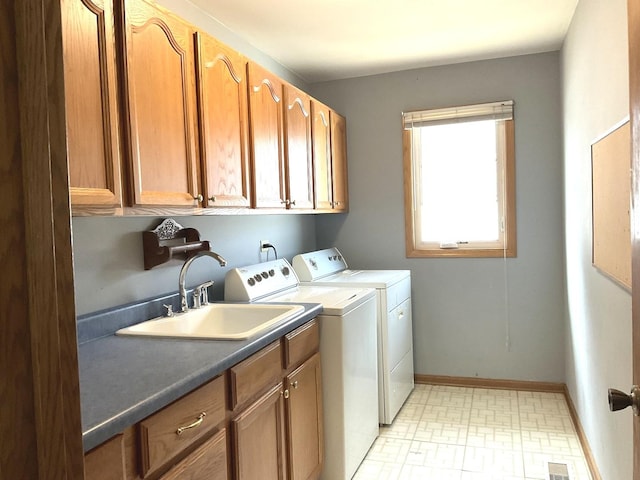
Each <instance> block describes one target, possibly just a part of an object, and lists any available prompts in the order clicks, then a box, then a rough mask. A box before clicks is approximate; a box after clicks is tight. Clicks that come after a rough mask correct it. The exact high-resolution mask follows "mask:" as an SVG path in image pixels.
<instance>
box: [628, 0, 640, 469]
mask: <svg viewBox="0 0 640 480" xmlns="http://www.w3.org/2000/svg"><path fill="white" fill-rule="evenodd" d="M627 16H628V23H629V24H628V29H629V122H630V125H631V250H632V262H631V284H632V286H633V288H632V294H631V298H632V300H631V310H632V342H633V350H632V352H633V383H634V384H635V385H640V288H638V287H637V285H640V236H638V233H637V232H638V229H639V228H640V208H639V207H638V205H640V203H638V202H640V4H639V3H638V1H637V0H628V2H627ZM633 478H634V480H640V417H636V416H634V417H633Z"/></svg>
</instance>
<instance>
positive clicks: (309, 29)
mask: <svg viewBox="0 0 640 480" xmlns="http://www.w3.org/2000/svg"><path fill="white" fill-rule="evenodd" d="M191 2H192V3H194V4H196V5H198V6H199V7H200V8H202V9H204V10H205V11H207V12H209V13H210V14H211V16H213V17H214V18H216V19H217V20H218V21H219V22H221V23H222V24H223V25H225V26H226V27H227V28H228V29H230V30H231V31H233V32H234V33H236V34H237V35H239V36H240V37H242V38H243V39H244V40H245V41H247V42H249V43H250V44H252V45H253V46H254V47H256V48H258V49H259V50H261V51H262V52H264V53H266V54H267V55H269V56H270V57H271V58H273V59H274V60H276V61H278V62H279V63H281V64H282V65H284V66H285V67H287V68H288V69H289V70H291V71H293V72H294V73H296V74H298V75H299V76H300V77H301V78H302V79H303V80H305V81H307V82H309V83H313V82H319V81H325V80H334V79H339V78H349V77H357V76H363V75H372V74H377V73H383V72H391V71H397V70H406V69H411V68H419V67H425V66H433V65H444V64H450V63H460V62H467V61H473V60H483V59H489V58H499V57H508V56H512V55H522V54H529V53H539V52H546V51H553V50H558V49H560V47H561V46H562V42H563V40H564V37H565V35H566V33H567V29H568V28H569V24H570V22H571V18H572V16H573V13H574V11H575V8H576V5H577V3H578V0H269V1H264V0H263V1H258V0H191Z"/></svg>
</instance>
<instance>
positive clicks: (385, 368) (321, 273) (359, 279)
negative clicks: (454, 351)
mask: <svg viewBox="0 0 640 480" xmlns="http://www.w3.org/2000/svg"><path fill="white" fill-rule="evenodd" d="M292 263H293V268H294V270H295V271H296V274H297V275H298V278H299V279H300V281H301V285H324V286H340V287H344V288H354V287H362V288H365V287H367V288H375V290H376V305H377V331H378V382H379V388H378V400H379V407H378V410H379V415H380V417H379V421H380V423H381V424H390V423H392V422H393V419H394V418H395V416H396V415H397V413H398V411H399V410H400V408H401V407H402V405H403V404H404V402H405V400H406V399H407V397H408V396H409V394H410V393H411V391H412V390H413V387H414V371H413V322H412V316H411V272H410V271H409V270H350V269H349V268H348V266H347V262H346V260H345V258H344V257H343V256H342V254H341V253H340V251H339V250H338V249H337V248H335V247H334V248H328V249H324V250H317V251H314V252H308V253H303V254H300V255H296V256H295V257H293V260H292Z"/></svg>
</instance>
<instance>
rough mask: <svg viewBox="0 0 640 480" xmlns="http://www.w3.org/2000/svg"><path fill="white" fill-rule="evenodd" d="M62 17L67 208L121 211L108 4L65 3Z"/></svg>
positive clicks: (73, 0)
mask: <svg viewBox="0 0 640 480" xmlns="http://www.w3.org/2000/svg"><path fill="white" fill-rule="evenodd" d="M62 16H63V18H62V22H63V26H62V40H63V49H64V83H65V105H66V115H67V148H68V158H69V184H70V187H71V188H70V190H71V191H70V193H71V205H72V207H73V208H74V212H75V207H82V206H98V207H113V208H115V207H121V206H122V188H121V177H120V143H119V135H118V106H117V105H118V104H117V98H116V97H117V85H116V63H115V36H114V17H113V5H112V0H107V1H104V0H93V1H91V0H67V1H65V2H64V8H63V9H62Z"/></svg>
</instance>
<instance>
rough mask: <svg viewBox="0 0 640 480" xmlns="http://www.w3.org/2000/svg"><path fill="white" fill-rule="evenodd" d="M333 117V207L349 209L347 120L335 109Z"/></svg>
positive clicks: (331, 114) (331, 115)
mask: <svg viewBox="0 0 640 480" xmlns="http://www.w3.org/2000/svg"><path fill="white" fill-rule="evenodd" d="M329 116H330V119H331V178H332V184H333V209H334V210H338V211H347V210H349V192H348V189H347V121H346V120H345V118H344V117H343V116H341V115H339V114H337V113H336V112H334V111H333V110H331V112H330V115H329Z"/></svg>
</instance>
